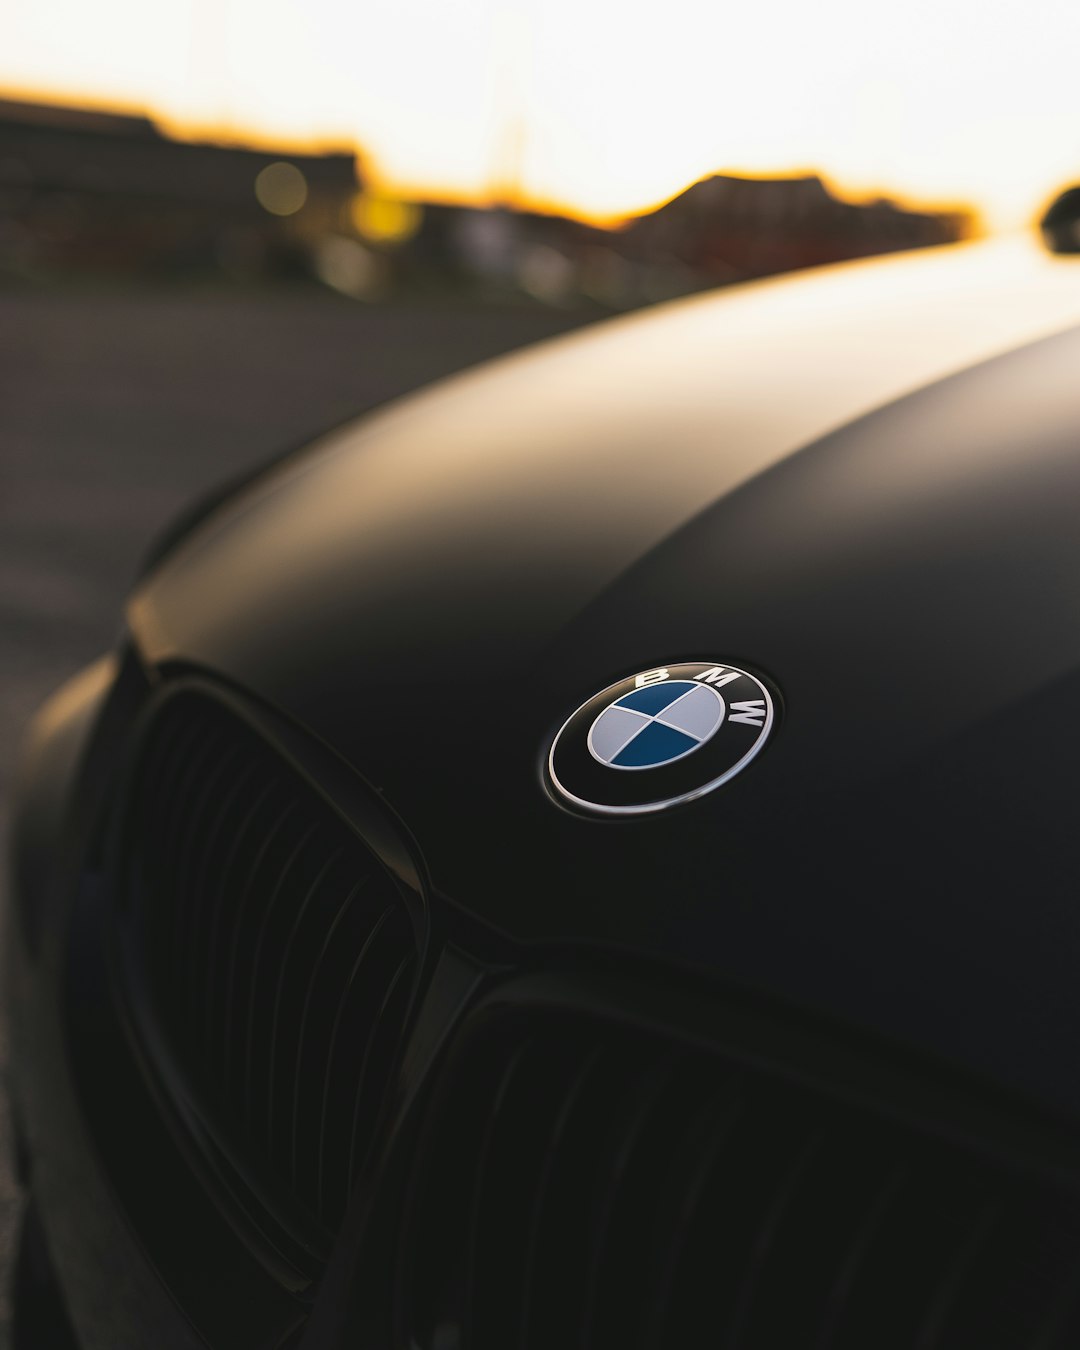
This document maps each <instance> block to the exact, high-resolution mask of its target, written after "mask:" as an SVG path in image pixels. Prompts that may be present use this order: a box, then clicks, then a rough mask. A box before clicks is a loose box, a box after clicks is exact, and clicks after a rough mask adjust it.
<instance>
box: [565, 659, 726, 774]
mask: <svg viewBox="0 0 1080 1350" xmlns="http://www.w3.org/2000/svg"><path fill="white" fill-rule="evenodd" d="M725 711H726V710H725V707H724V700H723V698H722V697H721V696H720V694H719V693H717V691H716V690H715V689H713V688H712V687H711V686H709V685H707V684H698V683H696V682H695V681H693V680H668V681H666V682H664V683H663V684H652V685H646V686H645V687H644V688H643V689H634V690H632V691H631V692H630V693H629V694H624V695H623V696H622V698H618V699H616V700H615V702H614V703H612V704H610V705H609V706H608V707H606V708H605V709H604V710H603V712H602V713H600V715H599V716H598V717H597V719H596V721H595V722H593V724H592V726H591V727H590V729H589V735H588V747H589V753H590V754H591V755H592V757H593V758H594V759H596V760H599V761H600V763H601V764H606V765H607V766H608V767H609V768H612V769H655V768H659V767H660V765H662V764H671V763H672V762H673V761H674V760H677V759H682V758H683V756H684V755H689V754H692V753H693V752H694V751H695V750H698V749H700V747H701V746H703V745H704V744H705V742H706V741H709V740H711V739H712V738H713V736H715V735H716V733H717V731H719V729H720V725H721V723H722V722H723V720H724V713H725Z"/></svg>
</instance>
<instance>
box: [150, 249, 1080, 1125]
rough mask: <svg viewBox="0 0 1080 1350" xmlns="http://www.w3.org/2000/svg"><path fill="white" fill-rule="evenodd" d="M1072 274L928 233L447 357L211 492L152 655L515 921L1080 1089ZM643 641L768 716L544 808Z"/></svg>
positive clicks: (467, 901) (639, 658)
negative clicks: (451, 370) (716, 776)
mask: <svg viewBox="0 0 1080 1350" xmlns="http://www.w3.org/2000/svg"><path fill="white" fill-rule="evenodd" d="M1078 324H1080V266H1076V265H1075V264H1071V263H1069V262H1068V261H1060V260H1053V259H1051V258H1048V257H1045V256H1044V255H1042V254H1041V253H1040V252H1039V251H1038V250H1037V249H1036V248H1034V247H1033V246H1028V245H1027V244H1026V243H1012V242H1006V243H1004V244H992V245H981V246H974V247H964V248H958V249H952V250H942V251H935V252H932V253H926V254H923V255H919V256H914V257H908V258H903V259H897V260H890V261H888V262H884V263H881V262H879V263H862V264H857V265H854V266H848V267H844V268H838V269H829V270H828V271H823V272H820V273H816V274H812V275H807V276H804V277H801V278H797V279H788V280H781V281H774V282H769V283H765V284H762V285H757V286H753V287H748V288H745V289H742V290H737V291H732V292H728V293H725V294H722V295H719V296H714V297H705V298H702V299H696V300H693V301H690V302H683V303H680V304H677V305H672V306H667V307H664V308H663V309H661V310H659V311H654V312H652V313H649V314H644V315H638V316H633V317H630V318H626V319H621V320H619V321H616V322H614V323H611V324H606V325H603V326H602V327H600V328H598V329H595V330H593V331H590V332H586V333H582V334H577V335H574V336H572V337H569V338H564V339H560V340H558V341H555V342H552V343H548V344H545V345H544V346H542V347H540V348H537V349H534V350H533V351H532V352H529V353H525V354H520V355H515V356H512V357H508V358H504V359H503V360H501V361H499V362H496V363H493V364H492V365H490V366H488V367H485V368H484V369H482V370H480V371H478V372H475V373H472V374H469V375H466V376H464V377H458V378H457V379H455V380H453V381H451V382H449V383H447V384H446V385H444V386H442V387H438V388H436V389H434V390H432V391H429V392H427V393H424V394H422V395H419V396H414V397H413V398H411V399H408V400H405V401H403V402H402V403H400V404H398V405H396V406H394V407H392V408H390V409H389V410H387V411H385V412H383V413H381V414H379V415H378V416H375V417H372V418H370V419H368V420H366V421H364V422H363V423H360V424H357V425H356V426H355V427H352V428H349V429H346V430H344V431H342V432H339V433H336V434H334V435H332V436H330V437H328V438H326V439H325V440H324V441H322V442H320V443H319V444H317V445H316V446H314V447H313V448H312V449H311V450H309V451H308V452H306V453H304V454H302V455H301V456H299V457H297V458H295V459H294V460H292V461H290V462H288V463H287V464H286V465H284V466H282V467H280V468H278V469H277V470H275V471H273V472H272V473H270V474H268V475H267V477H266V478H265V479H263V480H262V481H260V482H259V483H257V484H256V485H254V486H253V487H251V488H249V489H248V490H247V491H246V492H244V493H243V494H242V495H241V496H240V497H239V498H237V499H236V500H234V501H233V502H231V503H230V504H228V505H227V506H226V507H224V508H223V509H221V510H219V511H218V512H216V513H215V514H214V515H213V516H212V517H211V518H210V519H209V520H208V521H207V522H205V523H204V524H203V525H202V526H201V527H200V528H199V529H197V530H196V531H195V532H194V533H193V534H192V535H191V537H189V538H188V539H187V540H185V541H184V542H183V543H182V544H181V545H180V546H179V547H178V548H177V549H176V550H174V551H173V552H172V553H171V554H170V555H169V556H168V557H167V558H166V559H165V560H164V562H163V563H162V564H161V565H159V566H158V567H157V568H156V570H155V571H154V572H153V573H152V574H151V576H150V577H149V578H148V579H147V581H146V582H145V583H144V584H143V585H142V586H141V587H140V589H139V591H138V592H137V593H136V595H135V597H134V598H133V600H132V603H131V606H130V612H129V622H130V626H131V630H132V632H133V635H134V638H135V641H136V643H137V644H138V647H139V648H140V650H141V652H142V655H143V657H144V659H145V660H146V661H147V662H148V663H149V664H152V665H153V664H166V663H169V662H174V661H175V662H182V663H184V664H185V665H187V666H194V667H196V668H199V669H202V670H206V671H209V672H212V673H214V674H215V675H217V676H219V677H222V678H225V679H227V680H228V681H230V682H232V683H234V684H237V685H240V686H242V687H244V688H245V689H247V690H249V691H251V692H252V693H254V694H255V695H256V696H257V697H258V698H260V699H262V700H264V701H265V702H267V703H269V704H271V705H273V706H274V707H276V708H277V709H279V710H280V711H282V712H283V713H285V714H286V715H287V716H289V717H290V718H292V719H294V720H295V721H297V722H298V723H300V724H302V725H303V726H304V727H306V728H307V729H308V730H309V731H310V732H311V733H313V734H314V735H316V736H317V737H319V738H321V739H322V740H323V741H324V742H326V743H327V744H328V745H330V746H331V747H333V749H334V750H335V751H336V752H337V753H338V754H340V755H341V756H342V757H343V758H344V759H345V760H347V761H348V762H349V763H350V764H351V765H353V766H354V768H355V769H356V770H357V771H358V772H359V773H360V774H361V775H362V776H363V777H364V778H365V779H366V780H367V781H368V782H369V783H370V784H372V785H373V786H374V788H375V789H376V790H377V791H378V792H380V793H381V794H382V795H383V796H384V798H385V799H386V801H387V802H388V803H389V804H390V805H392V807H393V808H394V809H395V810H396V811H397V812H398V814H399V815H400V817H401V818H402V819H403V820H404V821H405V822H406V823H407V825H408V826H409V828H410V830H411V831H412V833H413V835H414V836H415V838H416V839H417V840H418V841H419V846H420V848H421V849H422V852H423V859H424V863H425V865H426V868H427V871H428V874H429V876H430V878H431V884H432V886H433V888H434V889H435V890H437V891H438V892H439V893H440V894H441V895H443V896H445V897H447V898H448V899H449V900H450V901H451V902H452V903H453V904H454V905H456V906H459V907H460V908H462V909H464V910H467V911H469V912H470V913H472V914H473V915H475V916H477V917H478V918H481V919H483V920H484V921H485V922H487V923H488V924H491V925H494V926H495V927H497V928H498V929H499V930H501V931H502V932H503V933H505V934H507V935H508V936H510V937H511V938H513V939H514V940H516V941H518V942H521V943H525V944H560V945H562V944H567V945H573V946H578V947H581V948H588V949H592V950H597V949H603V950H606V951H618V952H621V953H633V954H635V955H638V956H641V957H647V958H649V959H651V960H659V961H662V962H665V963H668V964H670V965H672V966H675V967H678V968H682V969H690V968H692V969H694V970H695V971H698V972H701V973H703V974H705V975H707V976H708V977H710V978H712V979H714V980H717V981H719V982H721V983H723V984H724V985H727V986H732V987H738V988H740V989H743V990H749V991H753V992H755V993H758V994H764V995H767V996H769V997H771V998H779V999H782V1000H784V1001H785V1002H787V1003H788V1004H792V1005H795V1006H797V1007H800V1008H805V1009H812V1010H814V1011H815V1012H816V1013H819V1014H821V1013H824V1014H827V1015H831V1016H834V1017H838V1018H841V1019H843V1020H844V1021H846V1022H849V1023H853V1024H856V1025H858V1026H860V1027H863V1028H867V1027H869V1028H874V1029H876V1030H878V1031H881V1032H884V1033H886V1034H888V1035H890V1036H892V1037H894V1038H897V1039H899V1040H901V1041H903V1042H905V1043H907V1044H910V1045H922V1046H929V1047H932V1048H933V1049H934V1051H935V1052H936V1053H937V1054H939V1055H945V1056H946V1057H947V1058H951V1059H954V1060H957V1061H962V1062H964V1063H965V1064H967V1065H968V1066H970V1067H972V1068H975V1069H979V1070H982V1071H985V1072H988V1073H992V1074H993V1075H994V1076H995V1077H996V1078H997V1079H999V1080H1004V1081H1008V1082H1010V1083H1012V1084H1013V1085H1015V1086H1018V1087H1021V1088H1024V1089H1029V1090H1037V1091H1038V1092H1039V1093H1040V1095H1041V1096H1042V1097H1043V1098H1053V1099H1054V1100H1055V1101H1056V1102H1057V1103H1059V1104H1064V1105H1065V1106H1067V1107H1068V1108H1069V1109H1070V1110H1080V1087H1078V1086H1077V1085H1076V1081H1075V1075H1074V1074H1073V1073H1072V1072H1071V1068H1070V1071H1069V1072H1064V1071H1063V1070H1064V1067H1065V1066H1066V1065H1070V1066H1071V1060H1072V1042H1073V1028H1074V1027H1076V1026H1080V981H1077V980H1076V978H1075V969H1074V967H1075V959H1074V953H1075V952H1076V951H1077V950H1078V949H1080V907H1078V906H1077V905H1076V904H1075V901H1074V896H1075V891H1076V884H1075V879H1074V877H1073V876H1072V875H1071V862H1070V858H1071V849H1072V838H1073V830H1074V826H1073V812H1074V805H1073V802H1074V798H1075V795H1076V788H1075V787H1074V777H1075V770H1074V767H1073V766H1074V763H1075V760H1076V752H1077V748H1078V746H1080V713H1078V712H1077V708H1080V623H1077V621H1076V615H1077V614H1078V613H1080V529H1078V528H1077V503H1078V502H1080V448H1078V445H1077V441H1078V437H1080V380H1078V379H1077V378H1076V371H1077V370H1078V369H1080V329H1078V328H1077V327H1076V325H1078ZM678 660H710V661H714V660H715V661H721V662H725V661H726V662H732V663H734V664H741V665H745V666H747V667H749V668H751V669H755V670H757V671H759V672H761V673H763V674H764V675H766V676H768V677H769V678H770V679H771V680H772V681H773V682H774V683H775V685H776V687H777V688H778V689H779V691H780V694H781V697H782V720H781V724H780V726H779V728H778V730H777V731H776V733H775V735H774V736H773V739H772V742H771V744H770V746H769V747H768V749H767V751H766V752H765V753H764V754H763V755H762V756H760V757H759V759H758V760H757V761H756V762H755V763H754V764H753V765H752V766H751V768H750V769H748V770H747V771H746V772H745V773H744V774H742V775H741V776H740V777H739V778H737V779H736V780H734V781H733V782H731V783H730V784H728V785H726V786H725V787H724V788H722V789H720V790H718V791H717V792H715V793H713V794H711V795H709V796H707V797H705V798H703V799H701V800H699V801H697V802H695V803H692V804H690V805H687V806H685V807H682V808H680V809H678V810H675V811H672V812H670V813H664V814H661V815H659V816H656V817H648V818H641V819H637V820H633V821H614V822H613V821H596V820H587V819H582V818H579V817H576V816H574V815H573V814H571V813H569V812H568V811H565V810H563V809H562V808H560V807H559V806H558V805H556V804H555V803H554V802H553V800H552V799H551V797H550V796H549V795H548V794H547V792H546V791H545V789H544V786H543V781H542V764H543V760H544V756H545V753H546V750H547V747H548V745H549V744H550V740H551V737H552V735H553V734H554V732H555V731H556V730H557V728H558V726H559V725H560V724H561V722H562V721H563V720H564V719H565V718H566V716H568V714H569V713H570V712H572V711H573V709H574V708H575V707H576V706H577V705H578V704H580V703H581V702H582V701H583V700H584V699H586V698H588V697H589V696H590V695H592V694H593V693H595V692H596V691H597V690H599V689H601V688H603V687H604V686H605V685H607V684H610V683H612V682H613V681H614V680H617V679H619V678H621V677H623V676H625V675H626V674H628V673H632V672H634V671H636V670H643V669H647V668H649V667H652V666H656V665H661V664H665V663H669V662H673V661H678Z"/></svg>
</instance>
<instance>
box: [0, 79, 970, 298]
mask: <svg viewBox="0 0 1080 1350" xmlns="http://www.w3.org/2000/svg"><path fill="white" fill-rule="evenodd" d="M972 229H973V217H972V215H970V214H968V213H964V212H958V211H948V212H929V211H915V210H911V209H905V208H902V207H899V206H896V205H894V204H893V203H891V202H889V201H886V200H883V199H878V200H872V201H869V202H853V201H847V200H844V199H842V198H841V197H839V196H837V195H836V194H835V193H834V192H833V191H832V190H831V189H830V187H829V186H828V185H827V184H826V183H825V182H824V180H823V179H822V178H821V177H819V176H817V175H805V176H799V177H784V178H750V177H736V176H732V175H722V174H717V175H714V176H712V177H709V178H706V179H703V180H702V181H701V182H698V183H696V184H694V185H693V186H692V187H690V188H688V189H687V190H686V191H685V192H683V193H681V194H680V195H679V196H677V197H675V198H674V199H673V200H671V201H669V202H668V203H667V204H666V205H663V206H661V207H659V208H658V209H656V210H654V211H651V212H649V213H648V214H645V215H642V216H640V217H637V218H634V219H631V220H629V221H627V222H624V223H622V224H621V225H619V226H616V227H612V228H603V227H600V226H598V225H595V224H587V223H585V222H583V221H580V220H574V219H570V218H568V217H566V216H560V215H550V214H543V213H539V212H536V211H528V210H515V209H513V208H511V207H510V206H497V207H491V208H483V207H477V206H465V205H446V204H438V203H425V202H417V201H402V200H396V199H392V198H389V197H386V196H380V195H379V194H377V193H374V192H372V191H370V190H369V189H367V188H366V186H365V183H364V180H363V175H362V174H361V172H360V168H359V165H358V161H357V157H356V155H355V154H354V153H353V152H352V151H350V150H342V151H340V152H337V153H322V154H302V155H299V154H295V153H285V152H278V153H276V152H274V151H272V150H252V149H247V148H243V147H240V146H234V145H220V144H211V143H200V142H191V141H178V140H173V139H170V138H169V137H168V136H166V135H164V134H163V133H162V132H161V131H160V130H159V129H158V127H157V126H155V124H154V123H153V122H152V121H150V120H149V119H148V118H145V117H136V116H126V115H118V114H110V113H104V112H97V111H92V110H80V109H75V108H70V107H59V106H50V105H46V104H38V103H30V102H24V101H16V100H10V99H9V100H0V279H4V278H6V279H8V280H9V281H17V280H23V281H33V280H35V279H37V280H47V279H50V278H52V279H55V278H58V277H71V276H105V275H111V276H124V277H128V278H136V277H144V278H147V277H157V278H170V277H172V278H176V277H183V278H192V277H202V278H223V279H233V280H248V281H250V280H255V279H270V278H291V279H293V280H299V279H305V280H312V281H316V282H321V283H322V284H324V285H328V286H330V287H332V288H333V289H336V290H338V291H341V292H343V293H345V294H347V295H351V296H353V297H355V298H358V299H364V300H376V299H379V300H384V299H387V298H389V297H390V296H392V295H394V294H405V295H407V294H428V293H433V292H440V291H443V292H445V291H449V292H452V293H466V294H470V295H475V296H476V297H479V298H483V299H487V300H508V299H513V300H519V301H520V300H525V301H534V302H538V303H543V304H550V305H557V306H573V305H579V304H584V305H589V304H594V305H601V306H605V307H611V308H624V307H629V306H635V305H641V304H647V303H649V302H651V301H656V300H662V299H666V298H669V297H672V296H676V295H682V294H686V293H688V292H691V291H695V290H700V289H702V288H705V287H711V286H719V285H726V284H730V283H732V282H737V281H742V280H745V279H748V278H752V277H759V276H764V275H768V274H771V273H776V272H786V271H791V270H793V269H796V268H802V267H810V266H815V265H818V264H822V263H830V262H838V261H840V260H842V259H845V258H856V257H865V256H868V255H870V254H875V253H886V252H893V251H896V250H899V249H909V248H920V247H925V246H928V245H932V244H942V243H949V242H953V241H955V240H957V239H960V238H963V237H965V236H966V235H967V234H969V233H970V232H971V231H972Z"/></svg>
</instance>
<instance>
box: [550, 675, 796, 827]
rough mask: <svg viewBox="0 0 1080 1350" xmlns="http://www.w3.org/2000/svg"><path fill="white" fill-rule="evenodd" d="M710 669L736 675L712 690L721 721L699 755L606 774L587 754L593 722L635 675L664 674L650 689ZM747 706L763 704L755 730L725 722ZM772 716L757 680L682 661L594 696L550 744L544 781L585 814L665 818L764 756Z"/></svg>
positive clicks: (772, 709)
mask: <svg viewBox="0 0 1080 1350" xmlns="http://www.w3.org/2000/svg"><path fill="white" fill-rule="evenodd" d="M716 666H722V667H723V668H724V670H725V671H731V672H737V673H738V679H735V680H732V681H731V682H730V683H728V684H725V685H724V686H723V687H722V688H721V689H719V690H717V692H718V693H719V695H720V697H721V698H722V699H723V700H724V707H725V711H724V721H723V723H722V724H721V726H720V728H719V730H718V731H717V732H716V733H715V735H714V736H713V737H712V739H711V740H709V741H707V742H706V743H705V744H704V745H703V746H701V747H700V749H698V750H695V751H694V752H693V753H692V754H689V755H686V756H684V757H683V758H681V759H677V760H674V761H673V762H672V763H670V764H663V765H660V766H659V767H658V768H655V769H648V770H642V771H639V772H636V773H626V772H622V771H620V770H618V769H612V768H609V767H608V766H607V765H604V764H601V763H600V762H599V761H598V760H596V759H594V758H593V756H592V755H591V754H590V752H589V748H588V744H587V740H588V735H589V730H590V728H591V727H592V724H593V722H594V721H595V720H596V718H597V717H598V716H599V715H600V713H601V712H603V710H604V709H605V708H607V707H609V706H610V705H611V704H612V703H614V702H615V700H616V699H618V698H622V696H623V695H624V694H629V693H631V692H632V691H633V690H634V689H636V688H637V687H638V686H637V684H636V683H635V681H636V680H637V678H638V675H639V674H648V673H650V669H666V670H667V671H668V680H664V681H655V682H654V683H664V684H666V683H668V682H669V681H671V680H693V679H694V678H695V677H696V676H698V675H701V674H703V673H704V672H705V671H707V670H712V669H713V668H714V667H716ZM750 699H764V701H765V723H764V726H763V727H761V728H760V729H759V728H757V727H752V726H747V725H745V724H743V723H740V722H731V721H730V720H729V717H730V712H731V705H732V703H740V702H746V701H749V700H750ZM776 715H777V710H776V700H775V699H774V697H773V695H772V693H771V692H770V690H769V688H768V686H767V685H766V684H765V682H764V680H762V679H760V678H759V677H758V676H756V675H752V674H750V672H749V671H747V670H744V669H743V668H742V667H741V666H733V665H732V664H731V663H730V662H728V661H684V662H682V663H681V664H676V665H668V666H666V667H652V668H648V667H647V668H646V669H645V670H644V671H635V672H634V674H633V675H628V676H627V677H626V679H624V680H619V681H618V682H617V683H616V684H612V685H608V687H607V688H606V689H601V691H600V692H599V693H598V694H594V695H593V697H592V698H590V699H589V700H588V702H586V703H583V704H582V705H581V707H580V708H578V710H577V711H576V712H575V713H573V714H572V715H571V716H570V717H569V718H567V720H566V721H565V722H564V723H563V725H562V727H561V728H560V729H559V732H558V734H557V735H556V737H555V739H554V740H553V741H552V743H551V751H550V753H549V755H548V761H547V773H548V779H549V781H550V785H551V787H552V789H553V790H554V791H555V793H556V795H557V796H558V797H559V798H560V799H562V800H563V801H565V802H567V803H569V804H570V805H571V806H574V807H576V808H577V809H578V810H581V811H587V812H589V813H590V814H596V815H602V816H631V815H645V814H648V813H649V812H653V811H666V810H667V809H668V808H670V807H673V806H680V805H682V803H684V802H690V801H693V800H695V798H697V797H703V796H705V794H706V793H707V792H712V791H713V790H714V789H716V788H718V787H721V786H722V785H723V784H724V783H727V782H728V781H729V780H730V779H732V778H734V777H735V775H736V774H738V773H741V772H742V770H743V769H745V768H746V766H747V765H748V764H749V763H750V761H751V760H752V759H754V758H755V757H756V756H757V755H758V754H760V752H761V751H762V750H763V749H764V748H765V745H766V744H767V742H768V740H769V738H770V736H771V734H772V731H773V728H774V726H775V724H776Z"/></svg>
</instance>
